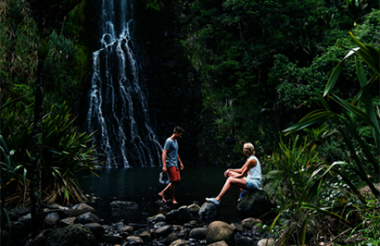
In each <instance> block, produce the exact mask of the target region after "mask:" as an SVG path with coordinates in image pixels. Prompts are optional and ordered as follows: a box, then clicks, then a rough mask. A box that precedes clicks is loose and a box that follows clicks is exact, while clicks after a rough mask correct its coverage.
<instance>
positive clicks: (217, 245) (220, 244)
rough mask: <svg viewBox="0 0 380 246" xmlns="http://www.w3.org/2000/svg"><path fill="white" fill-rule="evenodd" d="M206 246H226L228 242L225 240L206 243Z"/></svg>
mask: <svg viewBox="0 0 380 246" xmlns="http://www.w3.org/2000/svg"><path fill="white" fill-rule="evenodd" d="M207 246H228V244H227V243H226V242H225V241H219V242H215V243H211V244H208V245H207Z"/></svg>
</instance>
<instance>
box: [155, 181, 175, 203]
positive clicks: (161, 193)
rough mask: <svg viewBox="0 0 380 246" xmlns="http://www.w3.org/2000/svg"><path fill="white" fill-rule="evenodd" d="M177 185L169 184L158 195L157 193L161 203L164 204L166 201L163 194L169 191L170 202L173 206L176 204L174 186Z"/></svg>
mask: <svg viewBox="0 0 380 246" xmlns="http://www.w3.org/2000/svg"><path fill="white" fill-rule="evenodd" d="M176 184H178V182H170V183H169V184H168V185H167V186H166V187H165V189H163V190H162V191H161V192H160V193H158V195H159V196H160V197H161V198H162V201H163V202H166V199H165V192H166V191H167V190H168V189H170V191H171V193H172V202H173V204H178V202H177V200H176V199H175V185H176Z"/></svg>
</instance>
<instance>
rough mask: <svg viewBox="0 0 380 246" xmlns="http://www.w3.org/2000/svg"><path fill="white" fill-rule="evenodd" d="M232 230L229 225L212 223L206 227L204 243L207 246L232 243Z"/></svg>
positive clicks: (219, 222) (220, 222)
mask: <svg viewBox="0 0 380 246" xmlns="http://www.w3.org/2000/svg"><path fill="white" fill-rule="evenodd" d="M233 238H234V229H233V227H232V226H231V225H229V224H227V223H226V222H223V221H214V222H212V223H211V224H209V225H208V227H207V231H206V241H207V243H208V244H210V243H215V242H219V241H227V242H232V241H233Z"/></svg>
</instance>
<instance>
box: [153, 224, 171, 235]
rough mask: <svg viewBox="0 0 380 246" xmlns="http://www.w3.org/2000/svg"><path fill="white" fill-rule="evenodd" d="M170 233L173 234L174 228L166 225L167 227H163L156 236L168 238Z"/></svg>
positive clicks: (157, 231)
mask: <svg viewBox="0 0 380 246" xmlns="http://www.w3.org/2000/svg"><path fill="white" fill-rule="evenodd" d="M170 232H172V226H171V225H166V226H163V227H160V228H158V229H157V230H156V235H157V236H166V235H168V234H169V233H170Z"/></svg>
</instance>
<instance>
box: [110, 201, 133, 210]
mask: <svg viewBox="0 0 380 246" xmlns="http://www.w3.org/2000/svg"><path fill="white" fill-rule="evenodd" d="M109 206H110V207H111V208H112V209H137V203H136V202H130V201H113V202H111V203H110V204H109Z"/></svg>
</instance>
